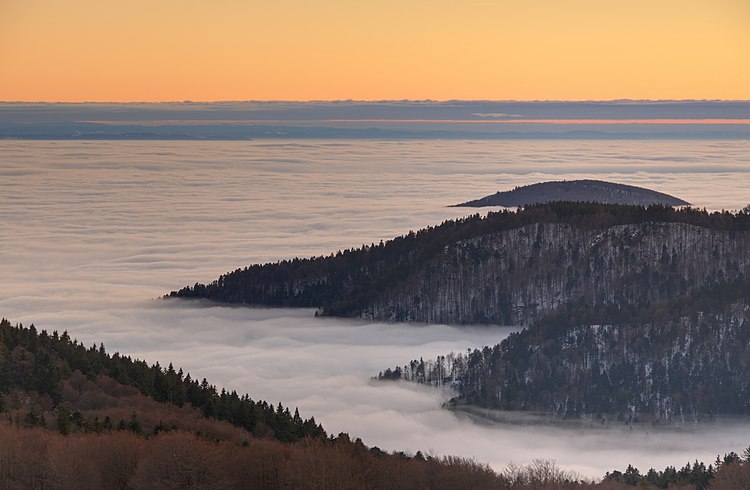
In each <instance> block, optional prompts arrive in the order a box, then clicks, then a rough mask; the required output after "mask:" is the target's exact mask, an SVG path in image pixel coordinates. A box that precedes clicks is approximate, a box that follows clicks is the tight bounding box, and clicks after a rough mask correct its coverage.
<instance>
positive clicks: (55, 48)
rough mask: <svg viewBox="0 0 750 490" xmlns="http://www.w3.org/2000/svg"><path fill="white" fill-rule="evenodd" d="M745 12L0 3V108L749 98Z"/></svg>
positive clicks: (242, 1) (598, 6)
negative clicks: (16, 104)
mask: <svg viewBox="0 0 750 490" xmlns="http://www.w3.org/2000/svg"><path fill="white" fill-rule="evenodd" d="M749 26H750V3H748V2H747V1H746V0H679V1H678V0H660V1H658V2H654V1H652V0H630V1H627V2H625V1H601V0H568V1H565V2H561V1H559V0H494V1H493V0H489V1H486V0H481V1H477V2H471V1H469V2H465V1H456V0H431V1H427V0H401V1H395V0H380V1H378V2H352V1H351V0H306V1H302V0H275V1H274V2H269V1H267V2H261V1H254V2H251V1H246V0H216V1H214V2H198V1H195V0H148V1H147V0H131V1H129V2H121V1H117V2H116V1H114V0H102V1H99V2H91V1H85V0H35V1H29V2H10V1H7V0H0V100H6V101H9V100H26V101H31V100H40V101H41V100H46V101H160V100H196V101H197V100H204V101H208V100H315V99H319V100H325V99H348V98H352V99H363V100H377V99H427V98H430V99H438V100H445V99H490V100H511V99H515V100H536V99H547V100H549V99H557V100H607V99H617V98H631V99H704V98H708V99H750V56H748V53H750V28H749Z"/></svg>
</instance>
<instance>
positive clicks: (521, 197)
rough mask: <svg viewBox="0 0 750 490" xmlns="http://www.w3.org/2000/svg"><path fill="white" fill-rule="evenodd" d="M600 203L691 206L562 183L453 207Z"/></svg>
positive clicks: (641, 191)
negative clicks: (566, 202)
mask: <svg viewBox="0 0 750 490" xmlns="http://www.w3.org/2000/svg"><path fill="white" fill-rule="evenodd" d="M557 201H568V202H597V203H602V204H629V205H635V206H649V205H652V204H661V205H665V206H687V205H689V204H690V203H689V202H687V201H684V200H682V199H679V198H677V197H674V196H670V195H669V194H664V193H662V192H657V191H653V190H650V189H645V188H643V187H636V186H633V185H625V184H618V183H614V182H605V181H603V180H590V179H585V180H562V181H552V182H540V183H536V184H530V185H525V186H521V187H515V188H514V189H512V190H509V191H503V192H497V193H495V194H493V195H491V196H486V197H483V198H481V199H476V200H473V201H467V202H464V203H461V204H456V205H454V206H453V207H473V208H479V207H485V206H505V207H516V206H528V205H530V204H544V203H549V202H557Z"/></svg>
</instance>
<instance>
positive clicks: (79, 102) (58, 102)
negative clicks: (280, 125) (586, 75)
mask: <svg viewBox="0 0 750 490" xmlns="http://www.w3.org/2000/svg"><path fill="white" fill-rule="evenodd" d="M394 102H399V103H446V102H490V103H519V102H521V103H554V102H564V103H618V102H630V103H683V102H750V99H708V98H703V99H628V98H617V99H244V100H241V99H226V100H222V99H215V100H190V99H183V100H158V101H144V100H130V101H116V100H108V101H104V100H103V101H93V100H76V101H61V100H0V104H50V105H53V104H54V105H63V104H71V105H83V104H121V105H128V104H134V105H135V104H237V103H287V104H314V103H394Z"/></svg>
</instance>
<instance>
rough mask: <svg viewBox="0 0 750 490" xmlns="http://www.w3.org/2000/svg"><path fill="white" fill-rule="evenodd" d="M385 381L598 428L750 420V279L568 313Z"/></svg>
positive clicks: (389, 374)
mask: <svg viewBox="0 0 750 490" xmlns="http://www.w3.org/2000/svg"><path fill="white" fill-rule="evenodd" d="M379 377H380V378H381V379H405V380H408V381H415V382H418V383H425V384H430V385H435V386H440V385H449V386H452V387H454V388H455V389H456V390H457V391H458V396H457V397H456V398H455V399H453V400H452V404H453V405H455V406H459V407H460V406H464V405H470V406H481V407H486V408H493V409H499V410H524V411H532V412H541V413H544V414H555V415H559V416H566V417H567V416H573V417H580V416H588V417H589V418H590V419H591V420H593V421H595V422H597V423H599V422H602V423H604V422H607V421H613V420H619V421H627V422H631V421H641V422H646V421H649V422H673V421H686V420H689V421H693V420H696V419H700V418H704V417H707V416H708V417H712V416H717V415H750V281H748V280H746V279H742V280H738V281H735V282H732V283H727V282H722V283H720V284H718V285H715V286H712V287H708V288H703V289H700V290H697V291H694V292H693V293H691V294H688V295H684V296H682V297H679V298H676V299H672V300H668V301H661V302H656V303H652V304H650V305H649V306H647V307H642V308H629V309H622V308H618V307H614V306H612V307H609V308H607V307H598V308H597V307H595V308H591V307H585V308H569V309H565V310H563V311H560V312H558V313H557V314H556V315H553V316H550V317H548V318H546V319H545V320H543V321H540V322H537V323H536V324H535V325H533V326H532V327H530V328H528V329H525V330H523V331H521V332H519V333H515V334H511V335H510V336H509V337H508V338H507V339H505V340H504V341H503V342H501V343H500V344H498V345H495V346H493V347H485V348H484V349H482V350H474V351H473V352H470V353H468V354H450V355H447V356H440V357H439V358H437V359H435V360H429V361H427V362H425V361H423V360H419V361H416V360H414V361H411V362H410V363H409V364H407V365H405V366H403V367H397V368H396V369H388V370H386V371H385V372H383V373H381V374H380V376H379Z"/></svg>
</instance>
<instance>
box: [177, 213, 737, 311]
mask: <svg viewBox="0 0 750 490" xmlns="http://www.w3.org/2000/svg"><path fill="white" fill-rule="evenodd" d="M749 267H750V215H748V214H746V213H736V214H734V213H729V212H722V213H707V212H705V211H699V210H696V209H692V208H686V209H679V210H676V209H673V208H671V207H664V206H651V207H641V206H625V205H604V204H581V203H554V204H547V205H537V206H530V207H527V208H524V209H521V210H519V211H516V212H511V211H501V212H497V213H489V214H488V215H487V216H486V217H479V216H478V215H475V216H470V217H467V218H464V219H459V220H452V221H446V222H444V223H443V224H441V225H439V226H436V227H430V228H426V229H423V230H420V231H418V232H416V233H414V232H410V233H409V234H407V235H405V236H401V237H397V238H394V239H393V240H390V241H388V242H386V243H381V244H379V245H374V244H373V245H371V246H363V247H361V248H359V249H354V250H346V251H344V252H338V253H336V254H331V255H330V256H327V257H313V258H310V259H299V258H296V259H293V260H285V261H281V262H277V263H272V264H264V265H252V266H249V267H246V268H244V269H237V270H235V271H234V272H230V273H227V274H224V275H222V276H220V277H219V278H218V279H217V280H216V281H214V282H212V283H210V284H207V285H203V284H195V285H194V286H188V287H185V288H183V289H181V290H179V291H173V292H172V293H170V294H169V295H168V296H169V297H179V298H207V299H210V300H213V301H218V302H226V303H238V304H245V305H269V306H304V307H316V308H320V311H321V313H322V314H324V315H339V316H352V317H359V318H366V319H375V320H384V321H416V322H429V323H452V324H461V323H494V324H505V325H530V324H532V323H533V322H535V321H537V320H539V319H542V318H544V317H546V316H548V315H551V314H554V313H555V312H556V311H558V310H559V309H560V308H563V307H568V306H592V307H594V306H613V305H614V306H617V307H623V308H624V307H631V306H641V305H647V304H649V303H652V302H655V301H662V300H668V299H670V298H675V297H679V296H681V295H684V294H687V293H690V292H691V291H693V290H696V289H699V288H704V287H709V286H711V285H714V284H718V283H720V282H722V281H730V282H731V281H733V280H735V279H736V278H739V277H741V276H747V275H748V271H749Z"/></svg>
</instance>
